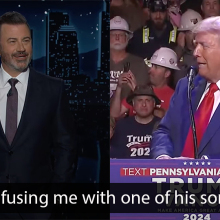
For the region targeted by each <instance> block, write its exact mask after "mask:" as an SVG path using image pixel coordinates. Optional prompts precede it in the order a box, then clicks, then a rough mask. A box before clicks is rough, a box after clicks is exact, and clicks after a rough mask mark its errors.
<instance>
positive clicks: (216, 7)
mask: <svg viewBox="0 0 220 220" xmlns="http://www.w3.org/2000/svg"><path fill="white" fill-rule="evenodd" d="M201 10H202V12H203V17H204V18H209V17H213V16H219V15H220V0H202V5H201Z"/></svg>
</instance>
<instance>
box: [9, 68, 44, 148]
mask: <svg viewBox="0 0 220 220" xmlns="http://www.w3.org/2000/svg"><path fill="white" fill-rule="evenodd" d="M38 74H39V73H37V72H36V71H34V70H33V69H32V68H30V73H29V79H28V86H27V92H26V97H25V102H24V107H23V111H22V114H21V119H20V122H19V125H18V128H17V131H16V134H15V137H14V139H13V141H12V144H11V146H10V149H13V148H14V147H15V146H16V144H17V142H18V141H19V138H20V137H21V135H22V134H23V133H24V130H25V129H28V128H27V127H28V124H29V123H31V119H30V117H27V115H28V113H29V112H32V113H33V115H34V112H35V111H36V107H35V105H34V104H35V103H36V102H37V103H38V100H40V97H41V95H42V94H41V92H40V90H41V89H40V83H39V82H40V77H38Z"/></svg>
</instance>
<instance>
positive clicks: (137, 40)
mask: <svg viewBox="0 0 220 220" xmlns="http://www.w3.org/2000/svg"><path fill="white" fill-rule="evenodd" d="M149 9H150V20H149V21H148V22H147V23H146V25H145V26H144V27H142V28H140V29H138V30H137V31H135V32H134V36H133V38H132V39H131V41H130V42H129V45H128V48H127V51H128V52H129V53H132V54H134V55H137V56H139V57H142V58H143V59H145V58H146V59H147V60H149V59H150V58H151V56H152V55H153V53H154V52H155V51H156V50H158V49H159V48H160V47H168V48H171V49H173V48H174V47H175V42H176V35H177V28H176V27H173V25H172V24H171V23H170V22H169V21H168V20H167V17H168V12H167V2H166V1H164V0H150V1H149Z"/></svg>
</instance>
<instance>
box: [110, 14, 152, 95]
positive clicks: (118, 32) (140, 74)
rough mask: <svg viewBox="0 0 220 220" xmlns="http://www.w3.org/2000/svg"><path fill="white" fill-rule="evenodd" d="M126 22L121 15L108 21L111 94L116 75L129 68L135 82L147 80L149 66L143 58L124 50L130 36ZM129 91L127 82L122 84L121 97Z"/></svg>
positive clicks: (116, 78) (115, 83)
mask: <svg viewBox="0 0 220 220" xmlns="http://www.w3.org/2000/svg"><path fill="white" fill-rule="evenodd" d="M132 35H133V34H132V32H131V31H130V30H129V26H128V23H127V22H126V21H125V20H124V19H123V18H121V17H119V16H116V17H114V18H113V19H111V21H110V89H111V94H112V95H113V94H114V92H115V90H116V87H117V83H118V77H119V76H120V75H121V74H122V73H124V72H128V71H129V70H130V71H131V72H132V73H133V74H134V76H135V78H136V80H137V84H142V85H143V84H146V83H148V82H149V76H148V74H147V72H148V70H149V68H148V67H147V65H146V64H145V62H144V60H143V59H141V58H140V57H136V56H134V55H132V54H129V53H127V52H126V47H127V45H128V41H129V40H130V39H131V38H132ZM130 92H131V90H130V87H129V86H127V84H126V83H125V84H123V87H122V92H121V98H126V97H127V96H128V95H129V93H130Z"/></svg>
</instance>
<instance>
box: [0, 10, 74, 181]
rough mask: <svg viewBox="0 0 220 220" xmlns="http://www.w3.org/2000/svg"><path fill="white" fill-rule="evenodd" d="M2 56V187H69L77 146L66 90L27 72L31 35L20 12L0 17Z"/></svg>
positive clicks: (0, 136)
mask: <svg viewBox="0 0 220 220" xmlns="http://www.w3.org/2000/svg"><path fill="white" fill-rule="evenodd" d="M39 43H40V42H39ZM0 55H1V62H2V65H1V69H0V121H1V125H0V182H1V183H5V182H8V183H52V182H55V183H58V182H59V183H65V182H70V179H71V178H73V166H74V163H75V158H76V154H75V149H76V146H75V137H74V129H73V122H72V118H71V117H72V116H71V114H70V112H69V108H68V104H67V100H66V98H65V95H64V84H63V81H62V80H60V79H56V78H52V77H49V76H46V75H43V74H40V73H38V72H36V71H35V70H33V69H32V68H29V67H28V65H29V63H30V61H31V57H32V43H31V32H30V28H29V26H28V23H27V21H26V19H25V18H24V17H23V16H22V15H21V14H19V13H17V12H7V13H5V14H4V15H2V16H1V17H0ZM52 158H53V159H52Z"/></svg>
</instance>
